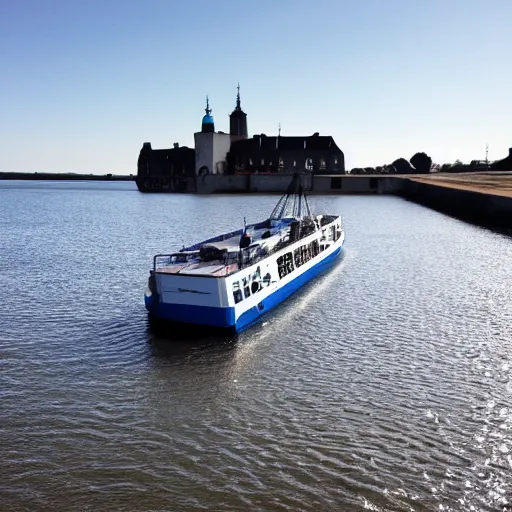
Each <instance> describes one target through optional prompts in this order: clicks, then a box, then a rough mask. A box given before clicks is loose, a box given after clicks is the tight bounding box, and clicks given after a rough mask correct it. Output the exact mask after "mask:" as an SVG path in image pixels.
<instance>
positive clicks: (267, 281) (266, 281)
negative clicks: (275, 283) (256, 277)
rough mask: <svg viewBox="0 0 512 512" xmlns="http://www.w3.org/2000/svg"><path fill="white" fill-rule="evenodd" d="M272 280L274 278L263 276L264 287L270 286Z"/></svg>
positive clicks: (268, 275)
mask: <svg viewBox="0 0 512 512" xmlns="http://www.w3.org/2000/svg"><path fill="white" fill-rule="evenodd" d="M271 280H272V276H271V275H270V274H269V273H267V274H265V275H264V276H263V280H262V281H261V284H262V285H263V286H268V285H269V284H270V281H271Z"/></svg>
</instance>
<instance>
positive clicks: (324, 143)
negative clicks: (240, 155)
mask: <svg viewBox="0 0 512 512" xmlns="http://www.w3.org/2000/svg"><path fill="white" fill-rule="evenodd" d="M260 141H261V143H260ZM260 149H261V150H272V149H280V150H281V151H300V150H304V149H309V150H323V151H325V150H330V151H341V150H340V148H338V146H337V145H336V142H334V139H333V138H332V137H331V136H330V135H312V136H306V137H267V136H266V135H255V136H254V137H253V138H252V139H246V140H238V141H235V142H233V143H232V144H231V151H233V152H246V151H258V150H260Z"/></svg>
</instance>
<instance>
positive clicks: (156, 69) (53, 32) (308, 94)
mask: <svg viewBox="0 0 512 512" xmlns="http://www.w3.org/2000/svg"><path fill="white" fill-rule="evenodd" d="M511 19H512V1H510V0H481V1H477V0H422V1H420V0H357V1H356V0H353V1H346V0H258V1H257V2H253V1H245V0H238V1H234V0H233V1H231V0H210V1H203V0H196V1H194V0H189V1H188V2H182V1H178V0H146V1H137V2H135V1H130V0H102V1H98V0H89V1H87V2H78V1H70V0H66V1H64V0H53V1H50V0H37V1H35V0H34V1H28V0H18V1H16V2H14V1H7V0H0V62H1V66H2V73H1V75H0V76H1V80H0V106H1V109H0V112H1V115H0V140H1V144H0V171H27V172H31V171H40V172H43V171H53V172H85V173H90V172H91V173H98V174H102V173H107V172H113V173H118V174H130V173H133V174H135V173H136V165H137V157H138V153H139V151H140V148H141V147H142V143H143V142H145V141H150V142H151V143H152V145H153V147H154V148H167V147H172V144H173V142H179V143H180V144H183V145H189V146H193V133H194V132H195V131H198V130H199V129H200V125H201V117H202V115H203V114H204V110H203V109H204V98H205V95H206V94H209V96H210V101H211V107H212V109H213V115H214V118H215V123H216V128H217V130H225V131H228V129H229V125H228V114H229V113H230V112H231V111H232V110H233V108H234V105H235V96H236V84H237V82H238V81H239V82H240V86H241V96H242V107H243V109H244V110H245V112H246V113H247V115H248V125H249V132H250V134H251V135H252V134H254V133H266V134H267V135H271V134H277V130H278V125H279V123H281V126H282V135H306V134H312V133H313V132H316V131H318V132H320V133H321V134H331V135H333V136H334V138H335V140H336V142H337V143H338V145H339V146H340V148H341V149H342V150H343V151H344V153H345V159H346V164H347V167H348V168H352V167H356V166H357V167H359V166H375V165H380V164H385V163H390V162H391V161H392V160H394V159H395V158H398V157H401V156H404V157H406V158H410V157H411V156H412V155H413V154H414V153H415V152H417V151H425V152H427V153H428V154H429V155H431V156H432V158H433V160H434V161H435V162H438V163H444V162H453V161H455V159H457V158H459V159H461V160H463V161H468V162H469V161H470V160H472V159H478V158H481V159H483V158H485V145H486V143H488V144H489V156H490V158H491V159H496V158H502V157H504V156H506V155H507V154H508V148H509V147H512V101H511V95H512V93H511V91H512V68H511V66H510V59H511V53H512V34H511V32H510V20H511Z"/></svg>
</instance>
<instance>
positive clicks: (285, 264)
mask: <svg viewBox="0 0 512 512" xmlns="http://www.w3.org/2000/svg"><path fill="white" fill-rule="evenodd" d="M277 270H278V272H279V279H283V277H285V276H287V275H288V274H289V273H290V272H293V256H292V253H291V252H287V253H286V254H284V255H283V256H279V258H277Z"/></svg>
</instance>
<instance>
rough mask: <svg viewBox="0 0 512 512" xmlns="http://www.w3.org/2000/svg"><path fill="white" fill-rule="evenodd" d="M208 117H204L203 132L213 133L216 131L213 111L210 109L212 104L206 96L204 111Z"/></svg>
mask: <svg viewBox="0 0 512 512" xmlns="http://www.w3.org/2000/svg"><path fill="white" fill-rule="evenodd" d="M204 111H205V112H206V115H205V116H203V122H202V123H201V132H203V133H211V132H214V131H215V123H214V122H213V116H212V115H211V113H212V109H211V108H210V102H209V100H208V96H206V108H205V109H204Z"/></svg>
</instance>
